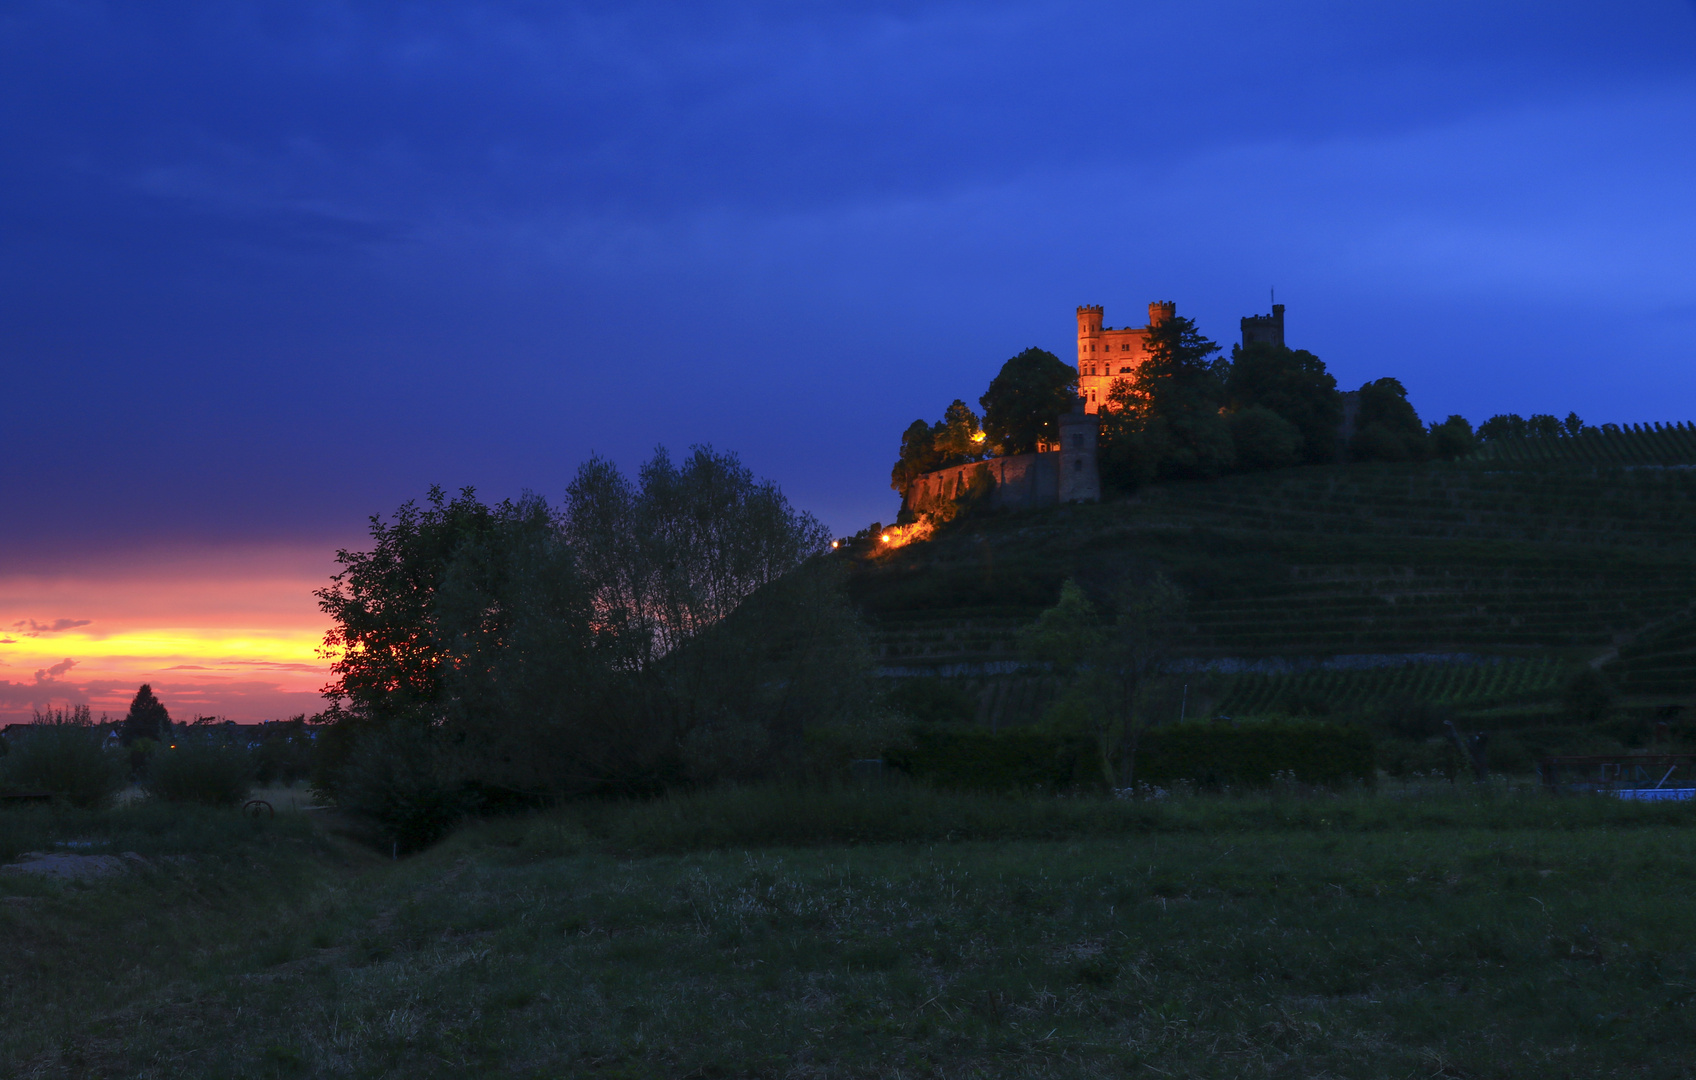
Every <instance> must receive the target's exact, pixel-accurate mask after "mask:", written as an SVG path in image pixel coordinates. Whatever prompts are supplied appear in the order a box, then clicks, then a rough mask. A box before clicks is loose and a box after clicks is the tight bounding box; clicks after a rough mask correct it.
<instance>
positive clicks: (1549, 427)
mask: <svg viewBox="0 0 1696 1080" xmlns="http://www.w3.org/2000/svg"><path fill="white" fill-rule="evenodd" d="M1605 426H1611V425H1605ZM1597 431H1598V429H1597V428H1594V427H1590V426H1587V425H1586V424H1585V423H1584V421H1583V420H1581V419H1579V417H1578V414H1577V413H1575V412H1569V413H1567V414H1566V419H1565V420H1559V419H1556V418H1555V417H1554V416H1552V415H1550V414H1549V413H1534V414H1532V415H1531V416H1529V417H1524V416H1520V415H1519V414H1518V413H1498V414H1496V415H1495V416H1492V417H1490V419H1488V420H1486V421H1484V422H1483V423H1482V424H1479V425H1478V441H1479V442H1495V441H1497V440H1500V439H1570V438H1576V437H1578V436H1580V435H1590V434H1595V433H1596V432H1597Z"/></svg>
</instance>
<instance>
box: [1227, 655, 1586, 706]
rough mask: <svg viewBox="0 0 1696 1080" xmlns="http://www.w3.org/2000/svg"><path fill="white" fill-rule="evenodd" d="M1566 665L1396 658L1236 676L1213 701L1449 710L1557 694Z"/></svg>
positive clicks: (1550, 661) (1544, 659)
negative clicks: (1374, 664) (1389, 663)
mask: <svg viewBox="0 0 1696 1080" xmlns="http://www.w3.org/2000/svg"><path fill="white" fill-rule="evenodd" d="M1571 673H1572V672H1571V667H1570V665H1569V664H1568V663H1567V662H1566V661H1564V660H1559V659H1556V658H1554V657H1539V658H1535V659H1523V660H1521V659H1505V658H1504V659H1500V660H1494V661H1486V662H1484V663H1477V664H1403V665H1400V666H1397V667H1385V668H1376V669H1370V670H1356V671H1312V672H1300V673H1293V674H1287V675H1238V676H1235V677H1233V678H1232V679H1231V682H1230V684H1229V687H1228V688H1227V689H1226V690H1225V692H1224V694H1223V695H1222V697H1221V701H1220V706H1219V708H1220V710H1221V711H1222V712H1224V713H1225V714H1227V715H1230V716H1256V715H1270V714H1276V713H1291V712H1304V711H1305V712H1312V711H1329V712H1338V711H1369V710H1371V709H1372V708H1374V707H1377V706H1381V705H1386V704H1390V703H1393V702H1401V701H1420V702H1425V703H1428V704H1432V705H1443V706H1449V707H1452V708H1456V709H1487V708H1493V707H1495V706H1499V705H1511V704H1518V703H1524V702H1533V701H1541V700H1547V699H1550V698H1552V697H1554V696H1555V695H1557V694H1558V693H1559V692H1560V688H1561V686H1562V685H1563V683H1564V682H1565V680H1566V679H1567V678H1568V677H1569V676H1570V675H1571Z"/></svg>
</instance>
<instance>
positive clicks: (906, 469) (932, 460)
mask: <svg viewBox="0 0 1696 1080" xmlns="http://www.w3.org/2000/svg"><path fill="white" fill-rule="evenodd" d="M937 461H938V458H937V453H936V430H935V428H933V427H932V426H931V425H930V424H927V423H925V422H924V421H923V420H914V421H913V422H912V423H911V424H908V425H907V430H906V431H904V432H902V433H901V454H900V456H899V457H897V458H896V459H895V467H894V468H892V469H890V470H889V486H890V487H892V488H894V489H895V490H896V491H899V492H900V493H901V497H902V498H906V497H907V489H908V488H910V487H912V486H913V481H914V480H917V479H918V478H919V477H921V476H923V475H924V474H925V473H927V472H930V471H932V470H933V469H937V468H940V466H939V465H938V464H937Z"/></svg>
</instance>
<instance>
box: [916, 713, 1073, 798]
mask: <svg viewBox="0 0 1696 1080" xmlns="http://www.w3.org/2000/svg"><path fill="white" fill-rule="evenodd" d="M884 761H885V763H887V764H888V765H889V766H890V767H892V768H895V769H899V770H900V771H902V772H904V773H906V774H907V775H909V776H911V777H913V778H914V779H915V780H921V781H923V782H925V783H928V784H932V785H934V786H936V787H943V788H960V789H965V790H972V791H1068V790H1073V789H1078V788H1098V787H1101V786H1103V783H1104V779H1105V775H1106V774H1105V770H1104V767H1103V763H1102V760H1101V748H1100V746H1099V744H1098V743H1097V742H1096V740H1094V739H1093V738H1090V737H1088V736H1084V735H1066V734H1056V733H1052V732H1045V731H1006V732H990V731H970V730H958V729H955V730H938V729H934V728H914V729H913V731H912V733H911V736H910V744H909V745H908V746H906V747H902V748H898V749H890V750H886V751H884Z"/></svg>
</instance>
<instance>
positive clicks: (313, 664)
mask: <svg viewBox="0 0 1696 1080" xmlns="http://www.w3.org/2000/svg"><path fill="white" fill-rule="evenodd" d="M333 557H334V549H333V548H325V547H317V546H314V547H311V548H306V547H295V548H282V547H269V548H258V547H253V548H246V549H242V548H236V547H231V548H220V549H210V550H206V551H200V552H184V551H173V552H164V553H154V554H152V555H148V554H146V553H143V554H141V555H136V554H133V553H126V554H125V555H124V556H123V557H122V558H119V557H117V556H111V557H108V558H107V559H105V560H101V561H94V560H90V561H89V562H88V563H86V564H84V565H80V566H76V565H73V566H60V567H55V568H53V572H37V573H32V574H18V573H13V574H10V575H0V720H3V721H4V722H16V721H18V720H27V719H28V718H29V716H30V714H31V712H32V711H33V710H34V709H36V708H46V707H59V708H62V707H65V706H68V705H83V704H86V705H88V706H89V707H90V708H91V709H93V710H94V711H95V713H96V714H98V713H100V712H102V711H106V712H117V713H121V712H122V711H123V710H124V709H126V708H127V707H128V705H129V700H130V698H131V697H133V696H134V694H135V691H136V688H137V687H138V686H140V685H141V684H142V683H149V684H150V685H152V686H153V687H154V690H155V692H157V693H160V695H161V699H162V700H164V701H165V704H166V707H167V708H169V709H170V710H171V715H172V716H173V717H189V716H193V715H218V716H228V717H230V718H231V719H238V720H243V721H252V720H261V719H273V718H277V717H279V716H286V715H293V714H295V713H300V712H308V713H311V712H317V711H318V710H319V709H322V708H323V706H324V702H323V700H322V698H321V697H320V696H319V694H318V691H319V690H320V689H321V688H322V687H323V685H324V684H325V683H326V682H328V681H329V679H330V661H329V660H328V659H327V658H325V657H323V656H320V655H319V649H320V648H321V647H322V645H323V641H324V632H325V630H327V629H328V628H329V620H328V619H327V618H325V616H324V614H323V613H322V612H321V611H319V610H318V603H317V599H316V598H315V597H314V596H313V595H312V594H313V590H314V589H317V588H321V587H323V586H324V585H325V584H327V583H328V580H329V576H330V574H331V573H333V572H334V562H333ZM69 623H74V624H76V625H64V628H63V629H54V627H55V626H58V625H63V624H69ZM67 661H70V662H71V663H70V665H69V666H67V664H66V662H67Z"/></svg>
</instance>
